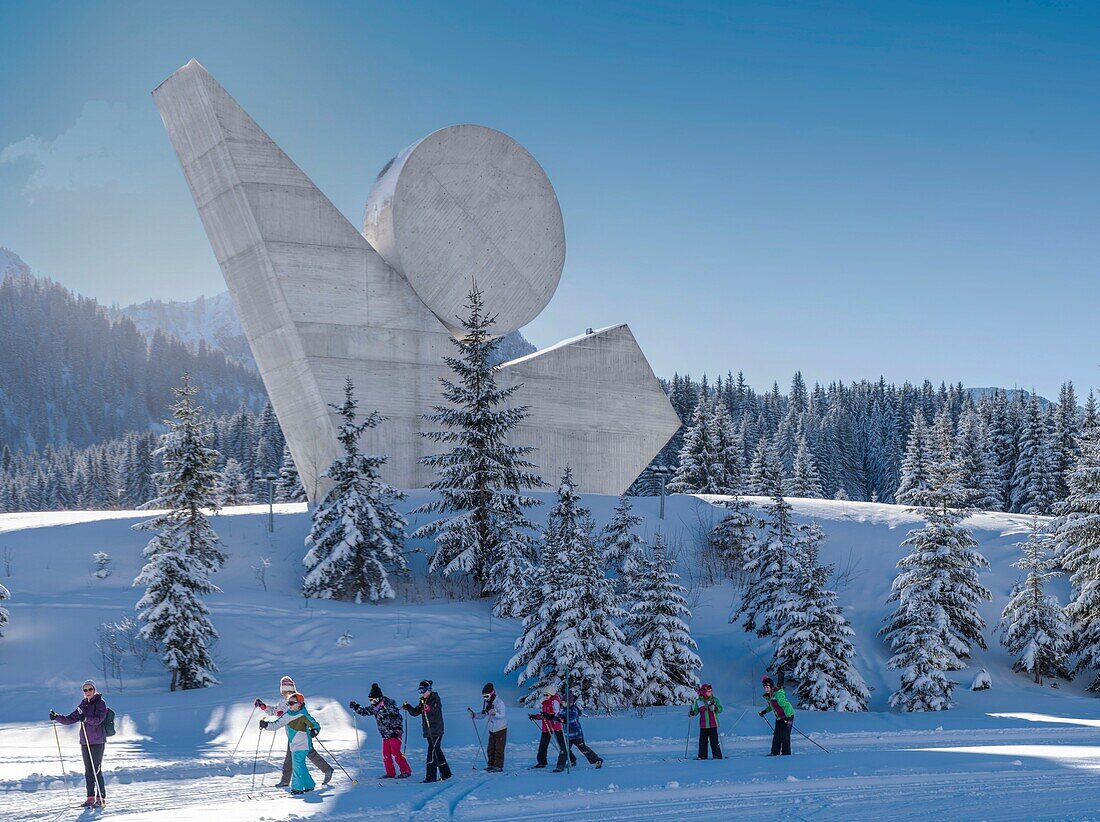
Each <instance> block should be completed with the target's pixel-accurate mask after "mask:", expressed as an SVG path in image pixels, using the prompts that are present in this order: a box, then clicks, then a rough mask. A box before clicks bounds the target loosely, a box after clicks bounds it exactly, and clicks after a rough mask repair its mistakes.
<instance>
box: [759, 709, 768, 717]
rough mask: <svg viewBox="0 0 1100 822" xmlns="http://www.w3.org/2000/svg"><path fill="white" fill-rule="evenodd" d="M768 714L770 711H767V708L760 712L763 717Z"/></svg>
mask: <svg viewBox="0 0 1100 822" xmlns="http://www.w3.org/2000/svg"><path fill="white" fill-rule="evenodd" d="M767 712H768V709H767V708H765V709H764V710H762V711H761V712H760V715H761V716H763V715H764V714H766V713H767Z"/></svg>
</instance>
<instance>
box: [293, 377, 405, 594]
mask: <svg viewBox="0 0 1100 822" xmlns="http://www.w3.org/2000/svg"><path fill="white" fill-rule="evenodd" d="M357 406H358V403H357V402H356V401H355V387H354V386H353V385H352V382H351V378H350V377H349V378H348V380H347V382H346V383H345V384H344V402H343V403H342V404H340V405H332V408H333V409H334V410H335V411H336V412H337V413H338V414H339V415H340V418H341V420H342V422H341V423H340V433H339V434H338V435H337V436H338V439H339V440H340V445H341V446H342V447H343V449H344V453H343V455H342V456H340V457H338V458H337V459H335V460H333V463H332V465H330V466H329V468H328V470H327V471H326V472H325V474H324V476H326V477H328V478H329V479H330V480H331V481H332V487H331V488H330V489H329V491H328V493H327V494H325V498H324V499H323V500H322V501H321V503H320V504H319V505H318V506H317V507H316V509H315V510H314V512H313V527H312V528H311V529H310V531H309V535H308V536H307V537H306V542H305V544H306V546H307V547H308V548H309V550H308V551H307V552H306V556H305V559H304V560H303V561H302V564H303V565H305V567H306V575H305V578H304V579H303V580H302V593H303V594H304V595H305V596H307V597H315V598H317V599H342V600H353V601H355V602H362V601H363V600H369V601H371V602H377V601H378V600H380V599H393V596H394V591H393V588H392V586H391V585H390V579H389V571H396V572H398V573H403V572H405V571H407V570H408V566H407V565H406V564H405V555H404V548H405V526H406V524H407V523H406V522H405V518H404V517H403V516H401V514H400V513H398V511H397V509H396V508H394V502H395V501H397V500H400V499H404V498H405V495H404V494H403V493H402V492H401V491H398V490H397V489H396V488H394V487H393V486H392V485H390V484H388V483H386V482H384V481H383V480H382V478H381V476H380V475H379V472H380V471H381V468H382V466H383V465H385V463H386V457H384V456H378V455H375V454H362V453H360V452H359V438H360V437H361V436H362V434H363V432H364V431H365V430H367V429H368V428H374V427H375V426H376V425H378V423H380V422H381V421H382V419H383V418H382V417H381V416H379V414H378V412H377V411H371V413H370V414H368V415H367V416H366V418H365V419H364V420H363V421H362V422H359V423H357V422H356V421H355V411H356V408H357ZM387 569H389V570H387Z"/></svg>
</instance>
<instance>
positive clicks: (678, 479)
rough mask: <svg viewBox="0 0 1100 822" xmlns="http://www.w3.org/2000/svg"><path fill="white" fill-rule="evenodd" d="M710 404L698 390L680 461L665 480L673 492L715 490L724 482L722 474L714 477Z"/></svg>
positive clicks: (714, 491)
mask: <svg viewBox="0 0 1100 822" xmlns="http://www.w3.org/2000/svg"><path fill="white" fill-rule="evenodd" d="M710 406H711V404H710V401H709V400H708V398H707V396H706V394H705V393H703V392H700V394H699V402H698V403H697V404H696V406H695V410H694V411H693V412H692V414H691V421H690V422H689V423H688V427H687V430H686V431H685V432H684V444H683V446H682V447H681V448H680V464H679V466H677V468H676V474H675V475H674V476H673V478H672V480H671V481H670V482H669V484H668V490H669V492H670V493H673V494H717V493H720V491H719V490H718V486H719V484H721V485H725V477H724V476H722V477H715V475H714V474H715V466H716V464H717V462H718V460H717V454H716V448H715V443H714V441H713V439H712V436H711V435H712V433H713V429H712V427H711V407H710Z"/></svg>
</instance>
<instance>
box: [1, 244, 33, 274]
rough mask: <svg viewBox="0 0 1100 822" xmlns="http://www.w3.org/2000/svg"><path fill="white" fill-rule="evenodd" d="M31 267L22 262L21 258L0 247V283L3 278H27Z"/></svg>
mask: <svg viewBox="0 0 1100 822" xmlns="http://www.w3.org/2000/svg"><path fill="white" fill-rule="evenodd" d="M30 273H31V267H30V266H29V265H27V264H26V263H25V262H23V258H22V257H20V256H19V255H18V254H16V253H15V252H14V251H12V250H11V249H10V248H4V246H2V245H0V281H2V280H3V279H4V278H5V277H28V276H30Z"/></svg>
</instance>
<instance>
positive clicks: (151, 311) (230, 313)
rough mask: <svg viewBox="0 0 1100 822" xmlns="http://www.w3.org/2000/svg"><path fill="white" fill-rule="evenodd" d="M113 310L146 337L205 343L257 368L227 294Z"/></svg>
mask: <svg viewBox="0 0 1100 822" xmlns="http://www.w3.org/2000/svg"><path fill="white" fill-rule="evenodd" d="M115 311H116V312H117V313H118V314H120V315H123V316H126V317H129V318H130V319H131V320H133V321H134V325H136V326H137V328H138V331H140V332H141V333H142V334H144V335H145V336H147V337H151V336H152V335H153V332H155V331H156V330H157V329H160V330H161V331H163V332H164V333H166V334H170V335H172V336H173V337H176V338H178V339H180V340H183V341H184V342H186V343H190V344H191V345H198V344H199V343H200V342H205V343H206V344H207V345H209V346H210V347H211V348H214V349H216V350H220V351H222V352H224V353H225V355H226V356H227V357H229V358H230V359H231V360H233V361H234V362H238V363H242V364H245V365H248V366H249V367H251V368H252V369H255V368H256V361H255V360H254V359H253V357H252V351H251V350H250V349H249V347H248V340H247V339H246V338H245V336H244V331H243V330H242V329H241V323H240V320H238V319H237V310H236V309H235V308H234V307H233V300H232V298H230V296H229V292H228V291H223V292H221V293H220V294H215V295H214V296H213V297H205V296H200V297H198V298H197V299H194V300H191V301H190V302H177V301H170V302H163V301H161V300H147V301H146V302H143V303H138V304H136V305H129V306H126V307H125V308H122V309H115Z"/></svg>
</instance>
